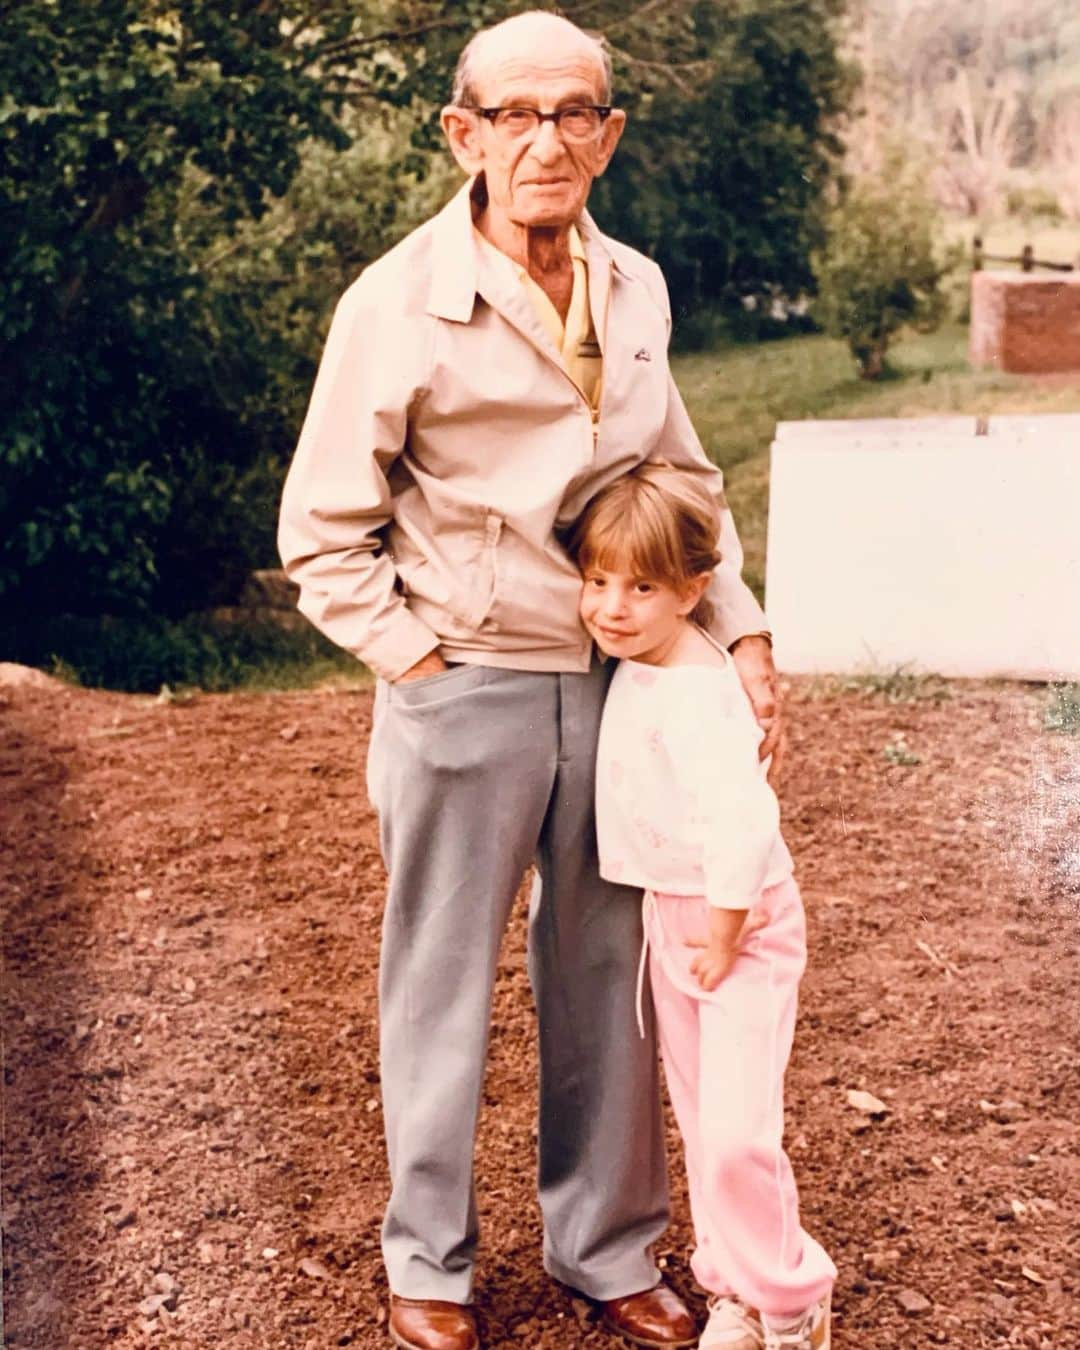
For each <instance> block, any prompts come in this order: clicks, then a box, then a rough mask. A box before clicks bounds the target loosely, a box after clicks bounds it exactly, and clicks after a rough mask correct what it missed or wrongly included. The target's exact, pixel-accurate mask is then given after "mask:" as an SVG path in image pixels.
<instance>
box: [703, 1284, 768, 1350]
mask: <svg viewBox="0 0 1080 1350" xmlns="http://www.w3.org/2000/svg"><path fill="white" fill-rule="evenodd" d="M706 1307H707V1308H708V1309H709V1314H710V1322H711V1320H712V1314H713V1313H719V1314H721V1315H722V1316H724V1317H726V1318H728V1321H729V1325H728V1326H726V1327H724V1328H723V1331H724V1332H725V1333H727V1332H730V1333H731V1335H730V1342H731V1344H733V1345H734V1344H737V1343H738V1341H737V1339H736V1338H738V1340H745V1339H746V1337H747V1336H752V1337H753V1338H754V1341H755V1342H756V1344H757V1345H759V1346H760V1345H761V1344H762V1340H761V1326H760V1324H759V1323H758V1321H757V1320H756V1318H755V1317H754V1314H753V1313H752V1312H751V1310H750V1309H749V1308H748V1307H747V1306H746V1304H745V1303H740V1302H739V1300H738V1299H736V1298H728V1297H726V1296H725V1295H723V1294H713V1295H711V1296H710V1298H709V1299H708V1300H707V1301H706ZM708 1333H709V1327H708V1326H706V1328H705V1330H704V1331H703V1332H702V1341H703V1343H704V1342H705V1337H706V1336H707V1335H708ZM715 1337H716V1330H715V1329H714V1330H713V1335H712V1337H710V1339H709V1342H708V1343H709V1344H718V1345H723V1343H724V1342H723V1341H719V1340H715V1339H714V1338H715Z"/></svg>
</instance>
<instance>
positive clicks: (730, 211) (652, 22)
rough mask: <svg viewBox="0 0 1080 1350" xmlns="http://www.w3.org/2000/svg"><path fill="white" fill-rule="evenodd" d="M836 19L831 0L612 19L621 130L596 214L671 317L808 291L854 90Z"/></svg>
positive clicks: (684, 8)
mask: <svg viewBox="0 0 1080 1350" xmlns="http://www.w3.org/2000/svg"><path fill="white" fill-rule="evenodd" d="M572 8H573V7H571V9H572ZM581 8H582V9H585V8H588V9H589V10H590V12H592V11H593V10H594V9H595V7H594V6H586V5H582V6H581ZM842 10H843V5H842V0H715V2H714V3H711V4H701V3H696V4H685V3H684V4H679V3H675V4H672V5H669V6H667V7H665V10H664V17H663V18H662V19H660V20H658V19H657V16H656V11H655V7H654V6H649V5H646V6H643V7H641V11H642V12H641V14H640V15H639V17H638V20H637V22H636V23H634V22H633V21H632V20H631V19H630V18H627V19H624V20H623V21H620V20H618V19H615V20H614V21H613V24H612V28H611V32H612V36H613V38H614V39H615V41H614V46H615V60H616V72H617V75H618V76H620V77H621V82H620V84H619V99H620V101H624V99H625V100H626V101H627V102H628V103H629V105H630V111H631V120H630V124H629V126H628V129H627V132H626V135H625V136H624V138H623V141H622V144H621V145H620V147H619V152H618V154H617V155H616V157H615V160H614V161H613V163H612V166H611V168H610V169H609V171H608V174H607V176H606V177H605V178H603V179H602V180H601V181H600V182H599V183H598V184H597V187H596V189H595V198H596V212H597V215H598V216H599V218H600V219H601V221H602V222H610V224H611V226H612V228H613V229H615V230H616V231H617V233H618V234H619V235H620V236H621V237H623V238H625V239H627V240H628V241H629V242H631V243H634V244H636V245H637V246H638V247H640V248H642V249H644V250H645V251H646V252H648V253H650V254H651V255H652V256H653V257H655V259H656V261H657V262H658V263H660V265H661V266H662V267H663V269H664V272H665V275H666V277H667V280H668V285H669V288H670V290H671V295H672V304H673V308H674V310H675V311H676V313H677V314H680V313H681V314H686V313H688V312H691V311H693V310H695V309H697V308H699V307H701V306H703V305H720V306H729V307H735V308H741V302H743V301H744V300H750V299H751V298H753V300H755V301H760V300H762V299H767V298H769V297H771V296H775V295H777V294H782V295H785V296H788V297H792V298H793V297H796V296H798V295H800V294H801V293H803V292H804V291H807V290H809V289H811V288H812V287H813V284H814V278H813V273H812V270H811V267H810V255H811V252H812V250H813V249H814V247H815V246H816V245H818V244H819V243H820V241H821V239H822V209H821V208H822V200H823V192H824V189H825V187H826V185H827V184H828V183H829V181H830V180H831V178H832V176H833V174H834V173H835V168H836V164H837V161H838V157H839V154H840V152H841V145H840V142H839V140H838V139H837V136H836V127H837V121H838V118H839V117H840V115H841V113H842V111H843V109H844V108H845V106H846V104H847V100H848V98H849V96H850V93H851V91H852V88H853V83H854V76H853V71H852V70H851V69H849V68H848V67H847V66H846V65H845V64H844V62H843V61H842V59H841V57H840V54H839V39H840V34H839V28H838V25H839V20H840V17H841V14H842ZM597 24H598V26H600V27H603V26H604V25H603V16H598V18H597ZM665 25H666V26H665ZM624 90H625V93H624Z"/></svg>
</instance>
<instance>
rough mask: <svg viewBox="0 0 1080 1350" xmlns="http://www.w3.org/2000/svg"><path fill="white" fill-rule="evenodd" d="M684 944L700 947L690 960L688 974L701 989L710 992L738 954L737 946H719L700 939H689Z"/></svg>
mask: <svg viewBox="0 0 1080 1350" xmlns="http://www.w3.org/2000/svg"><path fill="white" fill-rule="evenodd" d="M686 945H687V946H688V947H701V948H702V950H701V951H700V952H698V954H697V956H695V957H694V959H693V960H692V961H691V962H690V974H691V975H693V976H694V978H695V979H696V980H697V982H698V984H700V985H701V987H702V989H704V990H705V991H706V992H707V993H712V991H713V990H714V989H715V988H716V986H717V985H718V984H719V983H720V981H721V980H722V979H723V978H724V977H725V976H726V975H727V974H728V973H729V972H730V970H731V967H732V966H733V965H734V964H735V958H736V957H737V956H738V954H739V949H738V947H737V946H735V947H721V946H719V945H714V944H713V943H712V942H705V941H702V940H700V939H689V940H688V941H687V943H686Z"/></svg>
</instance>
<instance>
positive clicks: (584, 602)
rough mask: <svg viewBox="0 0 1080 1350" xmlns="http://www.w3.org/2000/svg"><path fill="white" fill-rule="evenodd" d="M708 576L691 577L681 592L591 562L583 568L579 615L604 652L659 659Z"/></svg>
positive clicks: (672, 642)
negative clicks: (688, 583)
mask: <svg viewBox="0 0 1080 1350" xmlns="http://www.w3.org/2000/svg"><path fill="white" fill-rule="evenodd" d="M706 582H707V578H706V577H700V578H694V580H693V581H692V582H691V583H690V585H689V586H688V588H687V590H686V591H685V592H680V591H678V590H676V589H675V587H674V586H671V585H669V584H668V583H667V582H663V581H653V580H651V579H649V578H648V577H640V576H636V575H635V574H634V573H632V572H613V571H608V570H607V569H606V568H603V567H596V566H590V567H588V568H586V569H585V572H584V574H583V585H582V588H581V621H582V623H584V625H585V627H586V628H587V629H588V631H589V635H590V637H592V638H593V640H594V641H595V643H596V645H597V646H598V647H599V648H600V650H601V651H602V652H605V653H606V654H607V655H608V656H615V657H618V658H619V659H620V660H631V661H643V662H645V663H646V664H647V665H651V666H655V665H660V664H661V663H662V662H663V660H664V658H665V657H666V656H667V654H668V653H669V652H670V651H671V649H672V647H673V646H674V645H675V642H676V641H677V639H678V638H679V635H680V634H681V632H682V631H683V628H684V626H685V624H686V619H687V615H688V614H689V613H690V611H691V610H692V609H693V608H694V606H695V605H696V604H697V602H698V600H699V599H700V598H701V593H702V591H703V590H704V589H705V585H706Z"/></svg>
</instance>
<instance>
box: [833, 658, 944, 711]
mask: <svg viewBox="0 0 1080 1350" xmlns="http://www.w3.org/2000/svg"><path fill="white" fill-rule="evenodd" d="M841 694H854V695H856V696H857V697H859V698H872V699H878V700H880V701H881V702H882V703H924V702H927V701H930V702H934V703H944V702H946V701H947V700H948V699H950V698H952V695H953V691H952V689H951V687H950V686H949V682H948V681H947V680H946V679H944V677H943V676H941V675H936V674H933V673H931V672H919V671H914V670H912V669H911V667H910V666H906V665H901V666H894V667H893V668H892V669H891V670H884V669H883V670H867V671H861V672H860V673H859V674H858V675H847V676H842V675H818V676H815V677H814V678H813V679H811V680H810V682H809V684H808V685H807V687H806V697H807V698H809V699H819V698H836V697H838V696H839V695H841Z"/></svg>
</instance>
